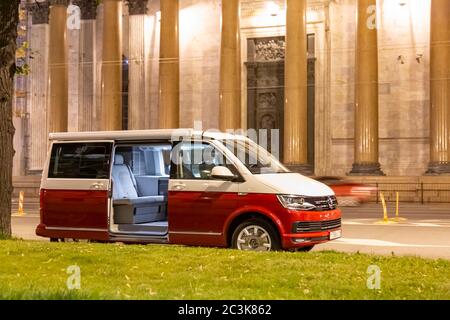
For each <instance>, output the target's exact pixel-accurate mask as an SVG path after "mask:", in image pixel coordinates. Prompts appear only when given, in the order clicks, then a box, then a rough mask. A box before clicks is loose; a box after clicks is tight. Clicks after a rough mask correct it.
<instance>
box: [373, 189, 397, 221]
mask: <svg viewBox="0 0 450 320" xmlns="http://www.w3.org/2000/svg"><path fill="white" fill-rule="evenodd" d="M380 199H381V204H382V205H383V220H381V221H378V222H376V224H389V223H395V221H391V220H389V217H388V212H387V205H386V199H385V198H384V194H383V193H382V192H380Z"/></svg>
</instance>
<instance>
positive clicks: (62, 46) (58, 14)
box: [47, 0, 69, 132]
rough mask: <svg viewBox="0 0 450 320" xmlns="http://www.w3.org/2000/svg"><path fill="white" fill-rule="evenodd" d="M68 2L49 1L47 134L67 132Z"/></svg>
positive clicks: (65, 0)
mask: <svg viewBox="0 0 450 320" xmlns="http://www.w3.org/2000/svg"><path fill="white" fill-rule="evenodd" d="M68 4H69V0H50V22H49V23H50V40H49V41H50V42H49V84H50V104H49V109H48V114H47V119H48V123H47V124H48V129H49V132H65V131H67V115H68V80H67V79H68V71H67V62H68V60H67V50H68V49H67V6H68Z"/></svg>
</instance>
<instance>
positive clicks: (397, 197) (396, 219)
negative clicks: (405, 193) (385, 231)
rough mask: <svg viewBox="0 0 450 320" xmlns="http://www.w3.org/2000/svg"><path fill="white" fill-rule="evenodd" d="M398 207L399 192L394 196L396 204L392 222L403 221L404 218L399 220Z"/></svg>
mask: <svg viewBox="0 0 450 320" xmlns="http://www.w3.org/2000/svg"><path fill="white" fill-rule="evenodd" d="M399 206H400V192H397V194H396V203H395V219H394V221H397V222H399V221H405V220H406V219H405V218H400V210H399Z"/></svg>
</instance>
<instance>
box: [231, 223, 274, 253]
mask: <svg viewBox="0 0 450 320" xmlns="http://www.w3.org/2000/svg"><path fill="white" fill-rule="evenodd" d="M231 244H232V247H233V248H234V249H238V250H244V251H278V250H280V249H281V245H280V240H279V236H278V233H277V231H276V230H275V228H274V227H273V226H272V225H271V224H270V223H268V222H266V221H264V220H262V219H250V220H247V221H244V222H242V223H241V224H240V225H239V226H238V227H237V228H236V230H234V232H233V237H232V239H231Z"/></svg>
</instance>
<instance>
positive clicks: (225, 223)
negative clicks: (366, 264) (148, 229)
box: [168, 192, 341, 249]
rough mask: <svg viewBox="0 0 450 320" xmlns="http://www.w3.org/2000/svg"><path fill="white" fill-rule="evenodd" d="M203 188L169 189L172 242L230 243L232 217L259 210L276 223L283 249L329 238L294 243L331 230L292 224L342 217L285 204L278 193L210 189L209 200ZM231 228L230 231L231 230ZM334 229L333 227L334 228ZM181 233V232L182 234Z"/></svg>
mask: <svg viewBox="0 0 450 320" xmlns="http://www.w3.org/2000/svg"><path fill="white" fill-rule="evenodd" d="M202 195H203V196H205V195H206V194H204V193H201V192H170V193H169V209H168V212H169V236H170V243H177V244H188V245H204V246H227V244H228V237H229V234H230V233H231V232H232V230H229V227H230V225H231V224H232V222H233V220H234V219H236V218H238V217H239V216H240V215H242V214H246V213H257V214H262V215H264V216H266V217H267V218H269V219H270V220H271V221H273V223H274V224H275V225H276V226H277V228H278V231H279V233H280V236H281V244H282V247H283V248H284V249H290V248H296V247H302V246H305V245H311V244H316V243H321V242H326V241H327V240H325V241H324V240H318V241H310V242H308V243H294V242H293V239H296V238H323V237H328V236H329V234H330V232H329V231H326V232H316V233H305V234H292V231H291V230H292V225H293V224H294V223H295V222H300V221H326V220H335V219H339V218H341V212H340V210H339V209H336V210H332V211H325V212H317V211H315V212H302V211H293V210H288V209H286V208H284V207H283V206H282V205H281V203H280V202H279V201H278V199H277V196H276V195H275V194H247V195H245V196H239V195H237V194H235V193H217V194H216V193H214V194H210V193H207V195H208V197H210V198H211V199H210V200H205V199H201V198H202ZM229 231H230V232H229ZM331 231H333V230H331ZM180 233H181V234H180Z"/></svg>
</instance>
